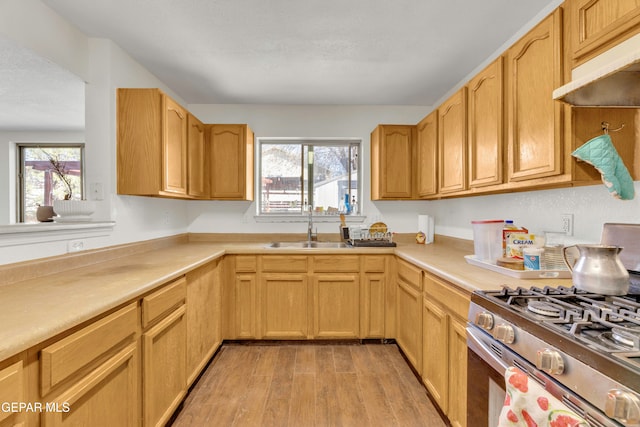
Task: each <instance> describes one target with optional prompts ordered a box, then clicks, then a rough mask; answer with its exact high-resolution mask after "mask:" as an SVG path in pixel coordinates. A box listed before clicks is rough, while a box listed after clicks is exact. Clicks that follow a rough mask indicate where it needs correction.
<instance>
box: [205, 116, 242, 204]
mask: <svg viewBox="0 0 640 427" xmlns="http://www.w3.org/2000/svg"><path fill="white" fill-rule="evenodd" d="M209 126H210V130H209V146H210V177H211V182H210V185H211V198H212V199H222V200H253V132H252V131H251V129H249V127H248V126H247V125H244V124H237V125H236V124H230V125H209Z"/></svg>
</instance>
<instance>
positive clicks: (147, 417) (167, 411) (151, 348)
mask: <svg viewBox="0 0 640 427" xmlns="http://www.w3.org/2000/svg"><path fill="white" fill-rule="evenodd" d="M185 314H186V309H185V306H184V305H181V306H180V307H178V308H177V309H176V310H174V311H173V312H172V313H171V314H169V315H168V316H166V317H165V318H164V319H162V320H161V321H160V322H159V323H157V324H156V325H155V326H153V327H152V328H150V329H149V330H148V331H146V332H145V333H144V334H143V335H142V360H143V365H142V396H143V408H144V411H143V424H144V425H145V426H162V425H164V424H165V423H166V422H167V421H168V420H169V418H170V417H171V414H173V411H174V410H175V409H176V408H177V407H178V405H179V404H180V402H181V401H182V398H183V397H184V395H185V394H186V390H187V378H186V373H187V370H186V348H187V343H186V332H187V328H186V323H187V322H186V318H185Z"/></svg>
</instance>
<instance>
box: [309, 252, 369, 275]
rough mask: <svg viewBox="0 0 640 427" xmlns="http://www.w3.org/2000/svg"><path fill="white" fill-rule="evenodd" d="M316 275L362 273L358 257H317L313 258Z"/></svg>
mask: <svg viewBox="0 0 640 427" xmlns="http://www.w3.org/2000/svg"><path fill="white" fill-rule="evenodd" d="M313 271H314V272H316V273H346V272H349V273H357V272H358V271H360V257H359V256H358V255H317V256H314V257H313Z"/></svg>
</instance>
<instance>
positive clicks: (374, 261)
mask: <svg viewBox="0 0 640 427" xmlns="http://www.w3.org/2000/svg"><path fill="white" fill-rule="evenodd" d="M386 259H387V257H386V256H385V255H363V256H362V270H363V271H364V272H365V273H384V272H385V271H387V263H386Z"/></svg>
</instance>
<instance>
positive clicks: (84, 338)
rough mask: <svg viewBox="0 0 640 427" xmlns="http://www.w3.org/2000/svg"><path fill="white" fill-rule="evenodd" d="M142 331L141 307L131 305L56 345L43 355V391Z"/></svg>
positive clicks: (48, 389) (41, 354) (45, 349)
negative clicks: (140, 321) (138, 331)
mask: <svg viewBox="0 0 640 427" xmlns="http://www.w3.org/2000/svg"><path fill="white" fill-rule="evenodd" d="M137 329H138V305H137V303H133V304H130V305H128V306H126V307H124V308H123V309H121V310H118V311H117V312H115V313H113V314H110V315H109V316H107V317H105V318H104V319H100V320H98V321H97V322H95V323H93V324H91V325H89V326H87V327H85V328H84V329H82V330H80V331H78V332H76V333H74V334H72V335H70V336H68V337H66V338H63V339H62V340H60V341H58V342H57V343H55V344H52V345H50V346H48V347H46V348H44V349H43V350H42V352H41V353H40V376H41V382H40V388H41V393H42V395H43V396H44V395H46V394H47V393H48V392H49V391H50V390H51V388H53V387H54V386H56V385H57V384H59V383H60V382H62V381H63V380H65V379H66V378H68V377H70V376H71V375H73V374H74V373H75V372H77V371H79V370H80V369H82V368H83V367H85V366H87V365H88V364H90V363H91V362H92V361H94V360H96V359H98V358H99V357H100V356H102V355H104V354H105V353H107V352H108V351H109V350H112V349H113V348H114V347H116V346H117V345H118V344H119V343H121V342H123V341H124V340H126V339H129V338H131V337H133V336H134V335H135V334H136V331H137Z"/></svg>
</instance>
